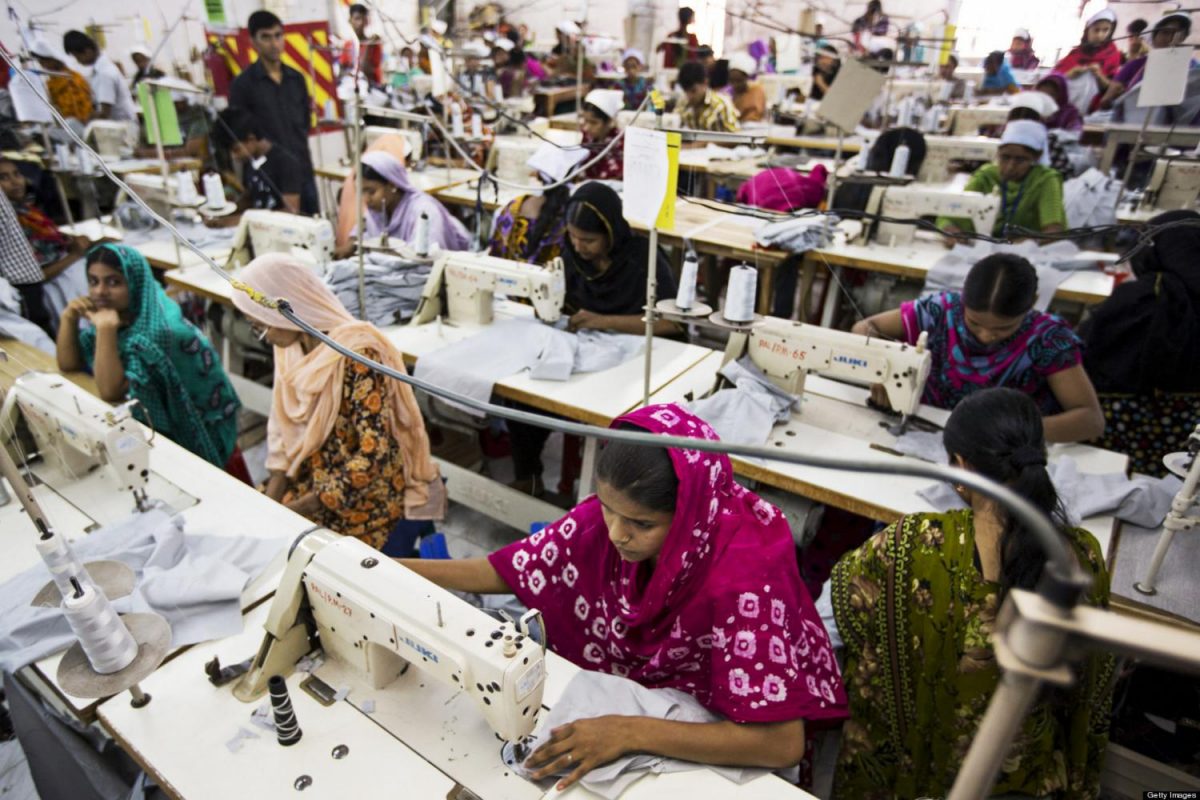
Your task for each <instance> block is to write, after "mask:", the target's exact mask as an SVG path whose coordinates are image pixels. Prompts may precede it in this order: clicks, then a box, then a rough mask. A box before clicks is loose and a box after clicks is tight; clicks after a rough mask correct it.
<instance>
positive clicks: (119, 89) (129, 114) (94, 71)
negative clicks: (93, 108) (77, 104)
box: [86, 53, 137, 122]
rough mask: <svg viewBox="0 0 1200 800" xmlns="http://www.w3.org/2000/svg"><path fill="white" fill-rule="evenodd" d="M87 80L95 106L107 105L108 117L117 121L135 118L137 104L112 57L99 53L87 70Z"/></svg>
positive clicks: (129, 120)
mask: <svg viewBox="0 0 1200 800" xmlns="http://www.w3.org/2000/svg"><path fill="white" fill-rule="evenodd" d="M86 77H87V81H88V84H89V85H90V86H91V87H92V97H93V98H94V99H95V103H96V105H97V106H100V105H108V107H109V114H108V118H109V119H112V120H116V121H118V122H134V121H136V120H137V106H135V105H134V103H133V94H132V93H131V92H130V91H129V86H128V85H127V84H126V83H125V76H124V75H122V74H121V71H120V70H119V69H117V65H116V64H114V63H113V61H112V59H111V58H109V57H108V56H106V55H104V54H103V53H101V54H100V55H99V56H98V57H97V58H96V61H95V63H93V64H92V66H91V67H89V68H88V70H87V76H86Z"/></svg>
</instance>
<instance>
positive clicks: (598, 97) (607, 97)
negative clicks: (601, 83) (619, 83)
mask: <svg viewBox="0 0 1200 800" xmlns="http://www.w3.org/2000/svg"><path fill="white" fill-rule="evenodd" d="M583 102H585V103H588V104H590V105H593V106H595V107H596V108H598V109H600V110H601V111H603V112H604V115H605V116H606V117H608V118H609V119H616V118H617V112H618V111H620V110H621V109H622V108H624V107H625V93H624V92H622V91H621V90H619V89H592V90H591V91H590V92H588V93H587V96H586V97H584V98H583Z"/></svg>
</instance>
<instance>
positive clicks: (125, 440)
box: [0, 372, 196, 524]
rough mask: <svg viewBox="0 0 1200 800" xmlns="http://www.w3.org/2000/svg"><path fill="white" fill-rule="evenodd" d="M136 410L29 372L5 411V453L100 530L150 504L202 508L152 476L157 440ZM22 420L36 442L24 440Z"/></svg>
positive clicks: (1, 440) (1, 423)
mask: <svg viewBox="0 0 1200 800" xmlns="http://www.w3.org/2000/svg"><path fill="white" fill-rule="evenodd" d="M131 406H132V403H129V404H125V405H122V406H116V407H114V406H110V405H109V404H108V403H105V402H104V401H103V400H100V399H99V398H98V397H95V396H94V395H92V394H90V393H88V392H87V391H85V390H84V389H82V388H80V387H79V386H76V385H75V384H74V383H71V382H70V381H69V380H67V379H66V378H64V377H63V376H61V375H56V374H52V373H46V372H29V373H26V374H25V375H22V376H21V377H20V378H18V379H17V380H16V381H15V382H14V383H13V387H12V389H11V390H10V391H9V392H8V395H7V396H6V397H5V398H4V404H3V406H0V431H2V432H3V433H2V435H0V446H3V447H7V448H9V452H10V453H11V454H12V456H13V460H14V461H15V462H16V463H17V464H18V465H23V466H26V467H28V469H29V470H30V472H32V474H33V476H34V477H36V479H37V481H38V482H39V485H38V487H37V490H38V491H39V492H41V491H43V490H48V491H49V492H50V493H52V494H53V495H57V497H58V498H60V500H59V502H60V503H61V502H62V501H65V502H66V503H67V504H68V505H70V506H73V507H74V508H75V509H77V510H78V511H82V512H83V513H85V514H86V515H87V516H88V517H90V518H91V520H92V521H93V522H95V523H99V524H106V523H108V522H113V521H116V520H118V519H122V518H124V517H126V516H128V514H129V512H130V510H131V508H132V509H137V510H143V509H145V508H146V507H147V501H148V498H150V497H154V498H155V499H159V500H163V501H164V502H166V503H167V504H168V505H170V506H171V507H172V508H175V509H176V510H180V509H182V508H185V507H187V506H189V505H194V504H195V503H196V499H195V498H194V497H191V496H190V495H188V494H186V493H185V492H183V490H181V489H179V488H178V487H177V486H174V485H173V484H171V483H170V482H168V481H167V480H165V479H164V478H162V477H161V476H159V475H157V474H156V473H154V472H152V471H151V470H150V450H151V446H152V444H151V443H152V441H153V439H150V440H147V438H146V433H145V428H143V427H142V425H141V424H140V423H138V422H137V421H136V420H135V419H134V418H133V416H132V413H131ZM18 419H21V420H24V423H25V428H26V429H27V430H28V432H29V435H30V436H29V437H28V438H26V437H23V436H21V434H20V432H19V431H20V428H19V427H18V425H17V421H18ZM29 439H32V445H33V446H32V448H29ZM39 499H41V500H42V501H43V503H45V504H47V505H48V506H50V507H54V506H55V503H54V502H51V501H47V500H46V499H44V498H39ZM131 501H132V502H131ZM189 501H190V502H189Z"/></svg>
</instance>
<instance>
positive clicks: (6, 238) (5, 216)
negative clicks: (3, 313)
mask: <svg viewBox="0 0 1200 800" xmlns="http://www.w3.org/2000/svg"><path fill="white" fill-rule="evenodd" d="M0 278H3V279H4V280H6V281H8V282H9V283H10V284H12V285H13V286H24V285H26V284H34V283H41V282H42V280H43V279H44V278H45V275H44V274H43V273H42V270H41V267H40V266H39V265H38V262H37V261H36V260H35V259H34V253H33V250H32V249H31V248H30V246H29V240H28V239H27V238H26V236H25V232H24V231H23V230H22V228H21V223H20V222H19V220H18V218H17V213H16V211H15V210H14V209H13V205H12V202H11V201H9V199H8V198H7V197H5V198H4V199H3V201H0Z"/></svg>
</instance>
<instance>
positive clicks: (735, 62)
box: [729, 53, 758, 78]
mask: <svg viewBox="0 0 1200 800" xmlns="http://www.w3.org/2000/svg"><path fill="white" fill-rule="evenodd" d="M757 66H758V64H756V63H755V61H754V59H753V58H752V57H751V56H750V54H749V53H734V54H733V55H731V56H730V57H729V71H730V72H733V71H734V70H735V69H736V70H737V71H738V72H744V73H746V76H747V77H749V78H753V77H754V73H755V71H756V70H755V68H756V67H757Z"/></svg>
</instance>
